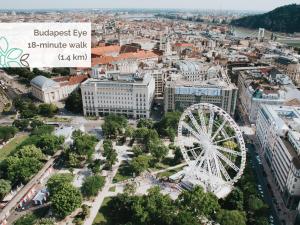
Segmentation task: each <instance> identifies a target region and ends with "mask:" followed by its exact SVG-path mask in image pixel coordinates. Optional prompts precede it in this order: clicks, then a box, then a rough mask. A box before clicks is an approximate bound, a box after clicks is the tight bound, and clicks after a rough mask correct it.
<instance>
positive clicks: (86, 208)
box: [81, 204, 90, 218]
mask: <svg viewBox="0 0 300 225" xmlns="http://www.w3.org/2000/svg"><path fill="white" fill-rule="evenodd" d="M81 209H82V217H83V218H86V217H87V216H88V215H89V214H90V206H88V205H86V204H83V205H82V206H81Z"/></svg>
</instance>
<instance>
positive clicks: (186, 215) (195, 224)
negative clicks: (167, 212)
mask: <svg viewBox="0 0 300 225" xmlns="http://www.w3.org/2000/svg"><path fill="white" fill-rule="evenodd" d="M173 225H199V221H197V219H196V218H195V217H194V216H193V215H192V213H190V212H187V211H184V210H183V211H179V212H178V215H177V216H176V218H175V219H174V224H173Z"/></svg>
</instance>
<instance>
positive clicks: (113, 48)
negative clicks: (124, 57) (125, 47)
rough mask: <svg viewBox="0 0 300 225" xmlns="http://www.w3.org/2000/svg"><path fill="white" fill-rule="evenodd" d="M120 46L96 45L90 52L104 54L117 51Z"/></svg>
mask: <svg viewBox="0 0 300 225" xmlns="http://www.w3.org/2000/svg"><path fill="white" fill-rule="evenodd" d="M120 49H121V47H120V46H119V45H110V46H103V47H96V48H92V54H94V55H98V56H105V55H107V54H110V53H114V52H116V53H119V52H120Z"/></svg>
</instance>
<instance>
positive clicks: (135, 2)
mask: <svg viewBox="0 0 300 225" xmlns="http://www.w3.org/2000/svg"><path fill="white" fill-rule="evenodd" d="M293 3H296V4H300V0H276V1H274V0H252V1H247V2H241V1H240V0H209V1H207V0H184V1H183V0H163V1H162V0H160V1H159V0H151V1H150V0H110V1H107V0H44V1H41V0H26V1H21V2H20V1H19V0H10V1H5V2H3V3H1V10H7V9H11V10H12V9H16V10H18V9H33V10H34V9H92V8H96V9H101V8H103V9H113V8H116V9H122V8H124V9H125V8H126V9H135V8H138V9H195V10H196V9H199V10H201V9H215V10H245V11H267V10H272V9H274V8H276V7H279V6H283V5H287V4H293Z"/></svg>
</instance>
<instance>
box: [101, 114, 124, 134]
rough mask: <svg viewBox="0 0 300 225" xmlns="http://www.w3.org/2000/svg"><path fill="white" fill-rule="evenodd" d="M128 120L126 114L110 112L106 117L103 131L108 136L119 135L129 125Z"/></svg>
mask: <svg viewBox="0 0 300 225" xmlns="http://www.w3.org/2000/svg"><path fill="white" fill-rule="evenodd" d="M127 124H128V121H127V119H126V118H125V117H124V116H121V115H115V114H110V115H108V116H106V117H105V118H104V124H103V126H102V129H103V132H104V134H105V135H106V136H108V137H110V136H117V135H119V134H122V133H123V130H124V129H125V128H126V127H127Z"/></svg>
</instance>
